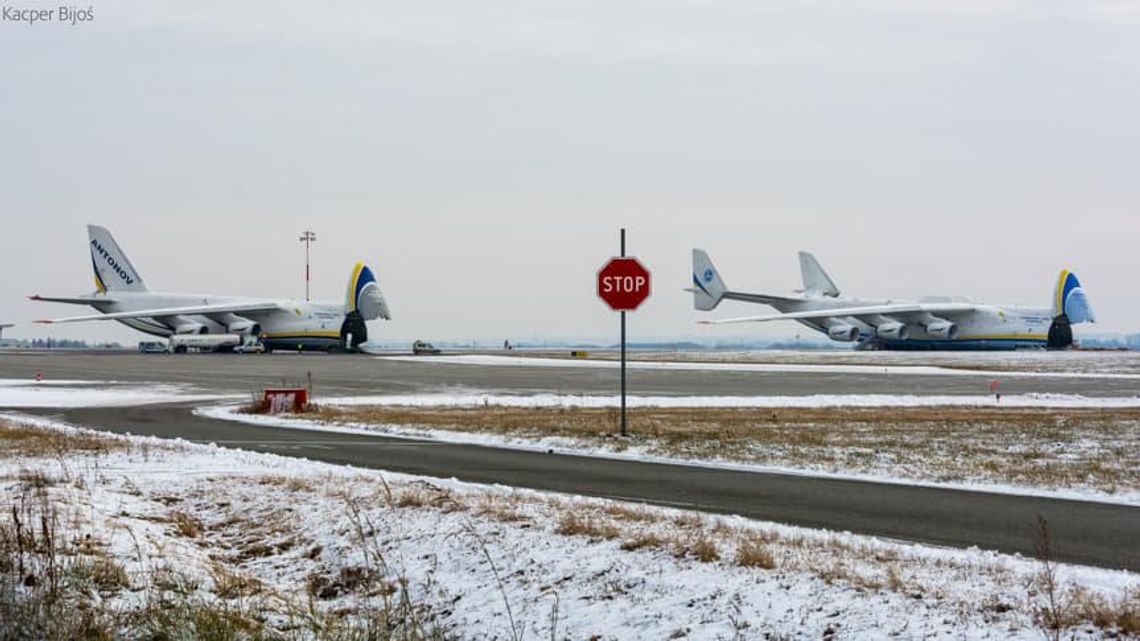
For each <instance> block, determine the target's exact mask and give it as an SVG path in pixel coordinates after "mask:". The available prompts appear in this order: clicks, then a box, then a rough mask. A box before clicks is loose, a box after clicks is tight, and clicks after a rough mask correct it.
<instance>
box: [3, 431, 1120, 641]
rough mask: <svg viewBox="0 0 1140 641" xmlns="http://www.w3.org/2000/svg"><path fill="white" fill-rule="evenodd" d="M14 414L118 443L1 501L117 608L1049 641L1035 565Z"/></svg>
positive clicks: (67, 458) (22, 480)
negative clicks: (55, 540) (153, 593)
mask: <svg viewBox="0 0 1140 641" xmlns="http://www.w3.org/2000/svg"><path fill="white" fill-rule="evenodd" d="M8 419H9V420H12V419H13V417H11V416H9V417H8ZM19 420H29V421H34V422H35V423H36V424H37V425H39V426H40V429H43V430H50V431H63V432H66V433H67V434H70V435H72V436H86V437H88V438H93V437H97V438H100V439H106V440H108V441H109V442H113V443H117V444H119V445H118V446H116V447H114V448H108V449H107V450H106V451H101V452H91V451H87V452H82V451H74V452H68V451H67V450H66V447H64V448H62V449H58V448H59V446H58V444H55V445H53V447H56V448H57V451H55V452H54V453H52V454H48V455H37V454H34V453H31V454H28V453H25V454H15V453H13V452H19V451H20V450H19V449H18V448H11V447H7V446H6V447H5V448H4V451H5V452H6V453H5V454H4V455H3V456H2V457H0V493H2V496H4V497H5V498H6V499H7V500H8V501H13V500H16V497H19V496H24V495H27V493H28V492H32V493H33V494H34V493H35V492H37V491H39V490H35V489H29V488H30V487H31V486H30V485H29V484H32V485H34V486H35V487H38V488H40V489H42V490H43V491H44V492H45V493H46V496H48V497H49V498H50V501H51V502H52V503H53V504H54V505H56V506H57V507H58V509H59V510H60V511H61V512H60V513H61V514H62V515H64V516H65V517H66V518H64V519H63V521H64V522H65V523H67V524H68V527H69V528H71V531H69V532H68V535H69V536H72V537H74V538H75V540H86V541H88V545H89V547H92V548H98V549H101V550H105V551H106V553H107V554H108V555H109V557H110V558H111V559H112V561H113V563H115V564H118V565H120V566H121V567H123V568H124V569H125V570H126V573H127V576H128V577H129V580H128V581H126V586H124V587H120V588H118V589H115V590H110V591H107V592H105V593H101V594H95V595H93V596H91V597H89V598H93V599H95V600H97V601H99V602H100V603H101V604H103V605H105V606H108V607H111V608H120V609H123V608H126V609H129V608H131V607H137V606H139V605H140V604H141V603H142V602H143V601H144V600H145V599H144V596H143V590H144V588H143V587H142V586H143V585H144V584H146V583H147V581H148V580H149V579H148V578H147V577H153V576H156V575H157V574H160V573H165V574H163V576H167V577H168V579H167V580H166V581H165V583H164V584H163V585H160V586H159V587H151V588H146V589H147V590H171V589H175V588H174V587H171V586H178V589H180V590H182V591H183V593H187V591H188V593H189V594H190V595H191V596H192V597H193V598H199V599H202V600H205V601H226V602H234V603H240V607H238V608H237V609H238V610H239V611H253V610H256V609H258V608H261V609H263V610H264V611H263V612H260V614H262V615H264V620H265V621H267V625H269V626H280V627H282V628H285V627H289V626H294V627H291V628H290V629H291V631H292V632H293V633H299V634H300V635H301V636H306V633H305V630H306V629H307V628H305V627H304V625H303V622H304V621H307V620H311V619H312V618H313V617H315V616H317V614H320V613H338V614H337V616H344V617H352V616H358V615H360V613H362V612H366V611H368V610H369V608H370V607H373V606H374V605H375V604H376V602H377V601H379V600H382V599H385V598H387V599H393V598H396V597H401V596H402V595H404V594H407V595H408V596H409V597H410V601H412V602H414V603H417V604H422V607H423V609H424V610H423V613H424V614H423V616H424V617H425V618H427V619H430V620H431V621H433V622H436V623H438V624H440V625H441V626H443V627H444V629H445V630H447V631H449V632H450V633H453V634H455V635H456V636H458V637H459V638H465V639H496V638H497V639H517V638H528V639H532V638H557V639H564V638H565V639H587V638H598V639H665V638H689V639H732V638H748V639H754V638H755V639H764V638H773V639H820V638H825V639H831V638H835V639H929V638H954V639H1025V640H1029V639H1033V640H1037V639H1040V638H1042V632H1041V631H1040V630H1039V629H1038V626H1037V625H1036V624H1035V617H1036V616H1037V615H1035V613H1036V612H1039V609H1040V608H1042V607H1044V605H1045V602H1046V595H1045V593H1044V592H1043V591H1042V586H1043V583H1042V582H1041V570H1042V566H1041V564H1040V563H1038V562H1037V561H1034V560H1029V559H1022V558H1017V557H1011V556H1007V555H1001V554H996V553H990V552H984V551H979V550H964V551H959V550H947V549H939V548H932V547H928V546H921V545H911V544H902V543H896V542H891V541H884V540H877V539H874V538H869V537H863V536H856V535H851V534H844V533H832V532H822V531H815V530H808V529H802V528H793V527H786V526H777V525H773V524H769V523H760V522H755V521H749V520H745V519H740V518H735V517H713V516H704V515H700V514H697V513H687V512H681V511H676V510H670V509H661V508H651V507H644V506H638V505H630V504H623V503H620V502H615V501H606V500H600V499H590V500H587V499H580V498H574V497H569V496H560V495H552V494H546V493H539V492H533V491H522V490H515V489H511V488H506V487H487V486H478V485H472V484H466V483H460V482H456V481H434V480H431V481H429V480H426V479H422V478H416V477H411V476H404V475H398V474H389V473H384V472H376V471H363V470H355V469H351V468H345V467H339V466H332V465H324V464H319V463H313V462H306V461H302V460H296V459H290V458H281V457H277V456H274V455H268V454H255V453H248V452H242V451H235V450H230V449H222V448H217V447H213V446H203V445H192V444H188V443H182V442H173V443H172V442H170V441H159V440H155V439H146V438H139V437H121V436H111V435H106V434H102V433H91V432H88V431H86V430H76V429H73V428H66V427H60V426H56V425H53V424H50V423H46V422H45V421H42V420H39V419H19ZM3 436H4V434H3V432H0V437H3ZM31 472H34V474H32V473H31ZM0 518H7V517H0ZM87 535H90V536H91V538H90V539H86V538H85V537H86V536H87ZM92 541H93V543H91V542H92ZM1057 572H1058V577H1059V579H1060V581H1061V584H1062V585H1061V587H1060V588H1059V591H1058V593H1059V594H1060V595H1061V596H1062V599H1063V605H1064V607H1065V608H1066V613H1067V614H1068V615H1070V616H1075V617H1076V618H1080V617H1081V616H1084V615H1087V614H1088V613H1089V612H1092V611H1093V609H1095V608H1094V606H1095V607H1099V608H1101V609H1102V611H1109V612H1120V611H1124V610H1126V609H1127V608H1132V609H1133V611H1136V609H1137V608H1140V576H1138V575H1136V574H1133V573H1128V572H1119V571H1108V570H1101V569H1094V568H1086V567H1079V566H1059V567H1058V568H1057ZM171 576H174V577H176V579H170V578H169V577H171ZM235 586H237V587H236V588H235ZM377 586H380V588H379V589H377ZM20 589H23V590H27V589H28V588H27V587H24V588H20ZM83 598H88V597H83ZM243 608H244V609H243ZM299 621H300V623H299ZM1070 632H1071V633H1072V635H1073V636H1074V638H1077V639H1092V638H1106V637H1107V636H1109V634H1110V633H1109V632H1106V631H1105V630H1103V629H1098V628H1095V627H1093V626H1092V625H1091V624H1089V623H1080V624H1077V625H1075V626H1074V627H1073V628H1071V629H1070V630H1067V631H1066V637H1067V635H1068V634H1069V633H1070Z"/></svg>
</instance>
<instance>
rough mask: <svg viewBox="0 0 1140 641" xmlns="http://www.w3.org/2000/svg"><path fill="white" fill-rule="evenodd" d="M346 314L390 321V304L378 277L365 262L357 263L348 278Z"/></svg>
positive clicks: (345, 297)
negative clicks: (381, 289) (382, 290)
mask: <svg viewBox="0 0 1140 641" xmlns="http://www.w3.org/2000/svg"><path fill="white" fill-rule="evenodd" d="M344 312H345V313H346V314H352V313H353V312H358V313H359V314H360V316H361V317H363V318H364V320H376V319H377V318H383V319H385V320H390V319H391V318H392V315H391V314H390V313H389V312H388V303H387V301H385V300H384V294H383V293H382V292H381V291H380V285H379V284H377V283H376V276H375V275H374V274H373V273H372V270H371V269H369V268H368V266H367V265H365V264H364V263H363V262H357V263H356V265H354V266H353V268H352V274H351V275H349V278H348V291H347V292H345V296H344Z"/></svg>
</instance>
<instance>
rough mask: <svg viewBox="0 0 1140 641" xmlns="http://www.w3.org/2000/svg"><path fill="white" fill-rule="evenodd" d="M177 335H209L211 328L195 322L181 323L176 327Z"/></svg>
mask: <svg viewBox="0 0 1140 641" xmlns="http://www.w3.org/2000/svg"><path fill="white" fill-rule="evenodd" d="M174 333H175V334H209V333H210V328H208V327H206V326H205V325H203V324H202V323H195V322H193V321H190V322H185V323H179V324H178V325H175V326H174Z"/></svg>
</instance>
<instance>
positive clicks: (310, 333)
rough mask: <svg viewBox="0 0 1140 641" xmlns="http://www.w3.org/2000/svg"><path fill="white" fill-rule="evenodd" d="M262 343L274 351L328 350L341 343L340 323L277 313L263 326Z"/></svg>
mask: <svg viewBox="0 0 1140 641" xmlns="http://www.w3.org/2000/svg"><path fill="white" fill-rule="evenodd" d="M261 341H262V342H263V343H265V345H266V347H269V348H272V349H297V348H301V349H321V350H323V349H328V348H330V347H338V346H340V343H341V338H340V323H339V322H334V321H333V320H331V319H327V318H307V317H305V316H301V315H297V314H293V313H287V312H286V313H280V312H279V313H277V314H275V315H273V316H270V317H267V318H265V320H264V321H263V322H262V325H261Z"/></svg>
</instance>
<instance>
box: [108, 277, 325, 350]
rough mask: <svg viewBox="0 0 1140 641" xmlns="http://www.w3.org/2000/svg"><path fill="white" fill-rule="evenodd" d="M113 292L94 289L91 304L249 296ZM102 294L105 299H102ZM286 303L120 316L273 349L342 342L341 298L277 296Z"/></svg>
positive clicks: (161, 330)
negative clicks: (251, 340) (252, 339)
mask: <svg viewBox="0 0 1140 641" xmlns="http://www.w3.org/2000/svg"><path fill="white" fill-rule="evenodd" d="M109 298H110V297H109V296H104V295H102V294H93V295H91V296H90V302H89V304H90V305H91V307H93V308H95V309H96V310H98V311H99V312H101V313H104V314H110V313H118V312H131V311H135V310H142V309H156V308H171V307H189V306H193V305H202V306H206V305H225V304H230V303H241V302H242V301H245V300H249V299H248V298H241V297H234V296H206V295H196V294H166V293H159V292H139V293H135V292H122V291H120V292H114V300H108V299H109ZM100 299H103V300H100ZM276 302H277V303H278V304H279V306H280V308H281V309H275V310H266V311H257V312H242V313H241V315H240V316H239V315H236V314H233V313H229V312H223V313H217V314H206V315H179V316H166V317H159V318H154V317H139V318H120V319H117V321H118V322H120V323H122V324H124V325H126V326H127V327H130V328H131V329H136V330H138V331H140V332H144V333H146V334H150V335H152V336H160V337H164V338H165V337H170V336H172V335H174V334H178V333H184V334H231V333H236V334H251V335H253V336H257V337H260V338H261V342H262V343H264V344H265V346H266V347H267V348H270V349H297V348H298V347H300V348H302V349H306V350H312V349H328V348H330V347H337V346H339V345H340V344H341V326H342V323H343V322H344V316H345V314H344V305H343V304H342V303H329V302H310V301H298V300H280V301H276Z"/></svg>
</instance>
